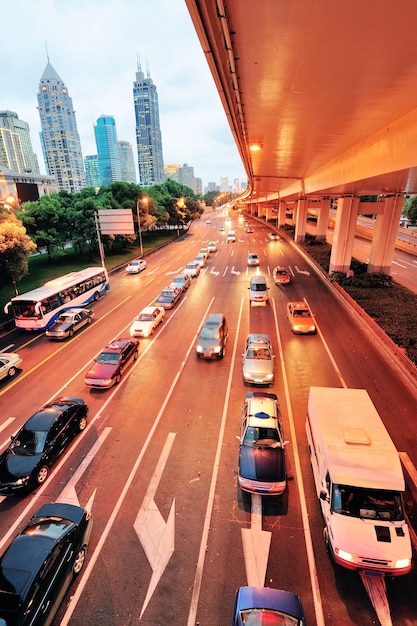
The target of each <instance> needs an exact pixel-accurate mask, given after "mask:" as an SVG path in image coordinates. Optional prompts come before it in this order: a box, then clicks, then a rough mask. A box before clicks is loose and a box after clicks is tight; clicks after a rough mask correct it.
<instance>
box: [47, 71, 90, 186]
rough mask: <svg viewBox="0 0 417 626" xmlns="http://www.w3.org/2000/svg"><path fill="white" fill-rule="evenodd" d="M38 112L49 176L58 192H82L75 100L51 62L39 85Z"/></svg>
mask: <svg viewBox="0 0 417 626" xmlns="http://www.w3.org/2000/svg"><path fill="white" fill-rule="evenodd" d="M38 110H39V116H40V121H41V128H42V131H41V133H40V139H41V145H42V151H43V157H44V160H45V165H46V169H47V172H48V174H50V175H51V176H54V177H55V178H56V181H57V184H58V188H59V189H65V190H66V191H69V192H71V193H74V192H77V191H80V190H81V189H82V188H83V187H85V186H86V182H85V173H84V167H83V157H82V153H81V143H80V137H79V135H78V130H77V122H76V119H75V111H74V109H73V106H72V98H70V96H69V94H68V89H67V88H66V86H65V85H64V82H63V81H62V79H61V78H60V77H59V76H58V74H57V73H56V71H55V70H54V68H53V67H52V65H51V64H50V63H49V59H48V63H47V65H46V68H45V71H44V73H43V74H42V77H41V80H40V83H39V92H38Z"/></svg>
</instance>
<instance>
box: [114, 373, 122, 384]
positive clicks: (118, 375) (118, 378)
mask: <svg viewBox="0 0 417 626" xmlns="http://www.w3.org/2000/svg"><path fill="white" fill-rule="evenodd" d="M121 378H122V377H121V376H120V374H117V376H116V378H115V379H114V384H115V385H118V384H119V383H120V380H121Z"/></svg>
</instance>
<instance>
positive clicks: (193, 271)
mask: <svg viewBox="0 0 417 626" xmlns="http://www.w3.org/2000/svg"><path fill="white" fill-rule="evenodd" d="M182 273H183V274H187V275H188V276H191V278H197V276H198V275H199V274H200V265H199V264H198V263H196V261H191V263H187V265H186V266H185V268H184V270H183V272H182Z"/></svg>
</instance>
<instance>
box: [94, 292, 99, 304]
mask: <svg viewBox="0 0 417 626" xmlns="http://www.w3.org/2000/svg"><path fill="white" fill-rule="evenodd" d="M99 297H100V294H99V292H98V291H96V292H95V294H94V300H95V301H96V302H97V300H98V299H99Z"/></svg>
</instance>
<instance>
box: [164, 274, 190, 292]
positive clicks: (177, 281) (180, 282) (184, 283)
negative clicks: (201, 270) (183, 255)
mask: <svg viewBox="0 0 417 626" xmlns="http://www.w3.org/2000/svg"><path fill="white" fill-rule="evenodd" d="M190 285H191V277H190V276H189V275H188V274H178V276H175V277H174V278H173V279H172V280H171V284H170V285H169V286H170V288H171V289H181V291H187V289H188V287H189V286H190Z"/></svg>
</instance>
